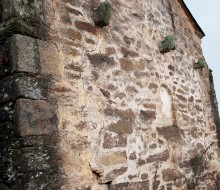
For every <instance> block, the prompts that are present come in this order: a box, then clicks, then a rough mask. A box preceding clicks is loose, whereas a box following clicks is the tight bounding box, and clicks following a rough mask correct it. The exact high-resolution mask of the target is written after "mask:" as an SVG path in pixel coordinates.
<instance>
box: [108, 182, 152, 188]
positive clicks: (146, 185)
mask: <svg viewBox="0 0 220 190" xmlns="http://www.w3.org/2000/svg"><path fill="white" fill-rule="evenodd" d="M119 189H120V190H146V189H149V181H141V182H133V183H128V182H127V183H119V184H114V185H112V188H111V190H119Z"/></svg>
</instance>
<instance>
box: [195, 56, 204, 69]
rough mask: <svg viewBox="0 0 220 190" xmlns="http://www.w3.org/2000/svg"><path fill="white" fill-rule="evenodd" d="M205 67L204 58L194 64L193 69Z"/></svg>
mask: <svg viewBox="0 0 220 190" xmlns="http://www.w3.org/2000/svg"><path fill="white" fill-rule="evenodd" d="M206 65H207V63H206V60H205V58H199V60H198V62H197V63H195V64H194V68H195V69H201V68H204V67H205V66H206Z"/></svg>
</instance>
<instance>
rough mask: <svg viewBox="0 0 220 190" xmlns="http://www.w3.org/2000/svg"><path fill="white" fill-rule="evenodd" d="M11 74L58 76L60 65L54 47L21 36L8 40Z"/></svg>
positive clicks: (44, 42)
mask: <svg viewBox="0 0 220 190" xmlns="http://www.w3.org/2000/svg"><path fill="white" fill-rule="evenodd" d="M10 58H11V67H12V71H13V72H18V73H20V72H25V73H26V72H28V73H34V74H42V75H51V76H59V75H60V65H59V55H58V50H57V48H56V45H54V44H51V43H48V42H46V41H41V40H36V39H33V38H30V37H26V36H22V35H14V36H13V37H12V38H11V39H10Z"/></svg>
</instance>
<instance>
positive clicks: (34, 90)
mask: <svg viewBox="0 0 220 190" xmlns="http://www.w3.org/2000/svg"><path fill="white" fill-rule="evenodd" d="M47 83H48V82H47V81H46V80H45V79H40V78H36V77H35V78H33V77H25V76H14V77H12V78H11V79H9V80H6V81H4V80H2V81H0V103H1V104H2V103H5V102H9V101H15V100H16V99H17V98H19V97H23V98H29V99H45V97H46V89H47V86H48V85H47Z"/></svg>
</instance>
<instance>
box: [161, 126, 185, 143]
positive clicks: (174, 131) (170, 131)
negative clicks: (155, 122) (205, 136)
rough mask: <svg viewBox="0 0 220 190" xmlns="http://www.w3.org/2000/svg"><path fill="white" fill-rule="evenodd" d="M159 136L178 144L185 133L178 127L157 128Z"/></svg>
mask: <svg viewBox="0 0 220 190" xmlns="http://www.w3.org/2000/svg"><path fill="white" fill-rule="evenodd" d="M157 132H158V134H159V135H161V136H163V137H164V138H165V139H166V140H168V141H173V142H177V141H180V140H181V139H182V135H183V131H182V130H181V129H180V128H179V127H177V126H168V127H161V128H159V127H158V128H157Z"/></svg>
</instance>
